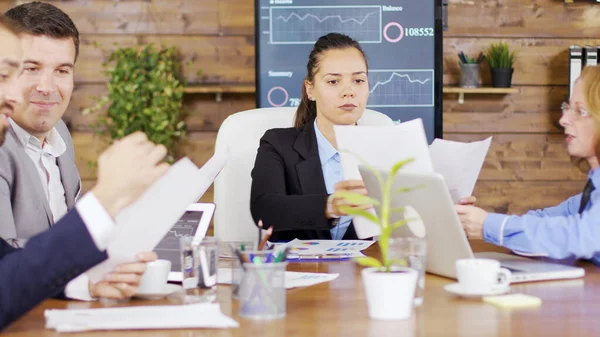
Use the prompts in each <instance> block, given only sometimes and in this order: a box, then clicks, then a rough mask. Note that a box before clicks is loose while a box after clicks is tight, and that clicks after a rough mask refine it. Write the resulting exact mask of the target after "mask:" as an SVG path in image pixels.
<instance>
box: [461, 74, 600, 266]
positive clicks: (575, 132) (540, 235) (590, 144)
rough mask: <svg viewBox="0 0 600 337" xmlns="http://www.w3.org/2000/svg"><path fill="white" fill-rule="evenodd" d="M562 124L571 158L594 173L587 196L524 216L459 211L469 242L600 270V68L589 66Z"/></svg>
mask: <svg viewBox="0 0 600 337" xmlns="http://www.w3.org/2000/svg"><path fill="white" fill-rule="evenodd" d="M561 108H562V117H561V118H560V125H561V126H562V127H563V128H564V133H565V142H566V144H567V150H568V152H569V154H570V155H571V156H572V157H574V158H577V159H579V160H580V161H586V162H587V163H588V164H589V167H590V171H589V175H588V181H587V183H586V185H585V188H584V190H583V193H580V194H577V195H575V196H573V197H571V198H569V199H567V200H565V201H563V202H562V203H561V204H559V205H558V206H555V207H550V208H545V209H541V210H533V211H529V212H527V213H526V214H524V215H521V216H517V215H505V214H496V213H488V212H486V211H484V210H483V209H481V208H478V207H475V206H463V205H457V206H456V210H457V212H458V215H459V217H460V220H461V222H462V225H463V228H464V230H465V232H466V234H467V236H468V237H469V238H479V239H483V240H485V241H487V242H489V243H493V244H495V245H499V246H503V247H506V248H508V249H511V250H513V251H515V252H520V253H525V254H539V255H545V256H548V257H551V258H556V259H561V258H567V257H576V258H580V259H589V260H592V262H593V263H594V264H596V265H600V170H598V169H597V168H598V155H597V151H596V150H597V149H598V148H599V145H600V144H599V140H600V67H586V68H585V69H584V70H583V72H582V73H581V76H580V77H579V79H578V80H577V82H576V83H575V87H574V88H573V93H572V95H571V99H570V101H569V102H568V103H563V104H562V106H561Z"/></svg>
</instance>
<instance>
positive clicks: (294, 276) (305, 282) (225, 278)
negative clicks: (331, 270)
mask: <svg viewBox="0 0 600 337" xmlns="http://www.w3.org/2000/svg"><path fill="white" fill-rule="evenodd" d="M339 275H340V274H328V273H301V272H295V271H286V272H285V288H286V289H292V288H298V287H309V286H312V285H315V284H319V283H323V282H329V281H333V280H335V279H336V278H337V277H338V276H339ZM217 277H218V282H219V284H231V282H232V280H231V277H232V271H231V268H219V270H218V273H217Z"/></svg>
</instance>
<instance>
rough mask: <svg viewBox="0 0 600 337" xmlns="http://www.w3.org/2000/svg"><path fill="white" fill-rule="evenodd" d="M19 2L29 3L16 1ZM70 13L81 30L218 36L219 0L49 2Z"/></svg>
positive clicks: (83, 33) (80, 31) (101, 32)
mask: <svg viewBox="0 0 600 337" xmlns="http://www.w3.org/2000/svg"><path fill="white" fill-rule="evenodd" d="M17 2H18V3H23V2H29V0H26V1H17ZM46 2H49V3H51V4H53V5H55V6H57V7H59V8H61V9H62V10H63V11H65V13H67V14H68V15H69V16H70V17H71V18H72V19H73V22H74V23H75V25H76V26H77V29H78V30H79V33H80V34H82V35H90V34H95V35H97V34H117V35H122V34H152V35H164V34H204V35H218V33H219V21H218V18H219V14H218V10H219V7H218V0H200V1H198V0H168V1H157V0H150V1H148V0H128V1H115V0H79V1H58V0H54V1H46Z"/></svg>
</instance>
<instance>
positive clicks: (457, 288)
mask: <svg viewBox="0 0 600 337" xmlns="http://www.w3.org/2000/svg"><path fill="white" fill-rule="evenodd" d="M444 290H446V291H447V292H450V293H453V294H455V295H458V296H461V297H470V298H475V297H481V296H493V295H501V294H504V293H507V292H508V291H510V285H506V286H504V287H496V288H491V289H489V290H486V291H473V290H469V289H465V288H464V287H462V286H461V285H460V283H452V284H447V285H445V286H444Z"/></svg>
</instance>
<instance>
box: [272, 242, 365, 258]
mask: <svg viewBox="0 0 600 337" xmlns="http://www.w3.org/2000/svg"><path fill="white" fill-rule="evenodd" d="M373 243H375V241H365V240H298V239H294V240H292V241H290V242H288V243H287V244H285V246H281V247H277V250H278V251H279V250H281V249H284V248H287V247H290V251H289V253H288V259H293V258H294V257H295V256H296V255H299V256H300V257H301V256H303V255H304V256H310V255H322V254H333V255H343V256H345V257H348V258H351V257H362V256H365V254H363V253H362V251H363V250H365V249H367V248H369V247H371V245H372V244H373Z"/></svg>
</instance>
